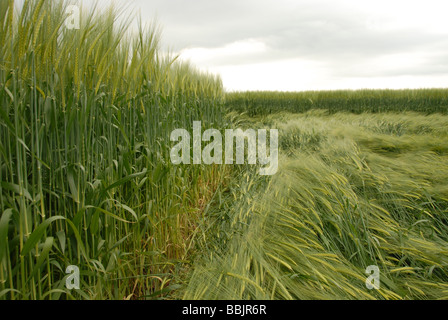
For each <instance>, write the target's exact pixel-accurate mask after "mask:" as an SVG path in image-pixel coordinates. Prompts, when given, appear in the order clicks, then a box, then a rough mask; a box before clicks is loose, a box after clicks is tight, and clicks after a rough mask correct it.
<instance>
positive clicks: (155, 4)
mask: <svg viewBox="0 0 448 320" xmlns="http://www.w3.org/2000/svg"><path fill="white" fill-rule="evenodd" d="M132 3H134V4H135V6H136V7H140V8H141V11H142V16H143V17H144V18H146V19H150V18H152V17H154V16H156V15H157V16H158V17H159V20H160V22H161V24H162V27H163V30H164V32H163V33H164V37H163V40H164V43H165V44H167V45H170V47H171V48H173V49H174V50H181V49H183V48H186V47H190V48H193V47H202V48H217V47H223V46H225V45H227V44H230V43H233V42H235V41H241V40H247V39H258V40H260V41H263V42H264V43H265V44H266V45H267V48H268V49H267V50H266V52H263V53H258V54H253V55H246V56H244V55H243V56H237V57H221V59H220V60H216V61H214V62H213V64H214V65H240V64H249V63H260V62H269V61H275V60H284V59H293V58H302V59H308V60H314V61H316V62H320V63H322V64H324V65H326V66H327V68H328V70H329V71H330V73H332V74H333V75H334V76H343V77H347V76H377V75H379V74H381V73H382V75H405V74H416V75H417V74H431V73H438V74H440V73H447V64H446V62H445V60H443V59H444V58H445V56H446V54H445V53H446V52H448V42H447V41H446V40H445V39H446V34H443V33H439V34H437V33H434V32H432V31H428V30H425V29H422V28H417V27H414V28H412V29H411V28H397V29H394V30H389V31H388V30H383V29H381V28H379V29H378V28H372V19H373V26H375V23H382V21H383V20H384V19H383V20H382V18H381V17H380V18H378V19H377V20H375V15H373V18H372V15H371V14H370V13H369V11H368V10H364V11H360V10H359V8H357V9H356V8H352V7H351V6H350V5H348V4H347V3H348V2H347V1H342V2H339V1H338V2H337V3H336V2H334V1H331V2H330V1H323V0H317V1H316V0H306V1H291V0H289V1H287V0H278V1H260V0H259V1H254V0H227V1H221V0H220V1H217V0H150V1H144V0H134V1H133V2H132ZM433 10H437V8H434V9H433ZM388 19H390V17H389V18H388ZM386 20H387V19H386ZM378 21H379V22H378ZM409 52H422V53H423V54H424V53H425V52H427V53H428V59H427V61H425V62H424V63H422V64H420V65H415V66H410V67H409V68H405V69H400V68H392V69H387V68H386V69H385V68H384V67H382V66H378V67H377V68H375V66H373V67H372V66H371V61H372V59H374V58H376V57H379V56H384V55H388V54H400V53H409ZM434 55H435V56H437V55H438V56H440V61H438V60H437V59H431V58H430V57H432V56H434ZM368 65H369V66H370V68H365V66H368Z"/></svg>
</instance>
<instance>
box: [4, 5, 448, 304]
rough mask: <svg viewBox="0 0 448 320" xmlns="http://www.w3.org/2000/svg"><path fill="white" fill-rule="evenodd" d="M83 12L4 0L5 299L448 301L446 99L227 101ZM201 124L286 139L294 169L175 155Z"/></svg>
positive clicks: (192, 73) (185, 69)
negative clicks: (178, 134) (178, 142)
mask: <svg viewBox="0 0 448 320" xmlns="http://www.w3.org/2000/svg"><path fill="white" fill-rule="evenodd" d="M67 5H68V4H67V3H66V2H64V1H57V2H56V1H44V0H31V1H25V3H24V5H23V7H22V8H21V10H17V8H16V9H14V8H15V7H16V4H15V2H14V1H13V0H4V1H1V2H0V24H2V28H1V29H0V44H1V46H0V300H16V299H19V300H41V299H48V300H58V299H64V300H65V299H67V300H69V299H116V300H123V299H448V115H447V110H448V89H422V90H358V91H328V92H324V91H316V92H295V93H294V92H288V93H284V92H283V93H282V92H234V93H228V92H225V90H224V88H223V84H222V81H221V78H220V77H219V76H215V75H211V74H208V73H205V72H202V71H199V70H198V69H196V68H195V67H194V66H192V65H191V64H189V63H187V62H184V61H183V60H181V59H178V57H177V56H175V55H171V54H167V53H166V52H164V51H162V50H161V49H160V45H159V43H160V31H159V29H158V27H157V25H155V24H154V25H149V26H143V25H141V26H140V28H139V30H138V32H130V30H129V29H130V25H131V22H132V17H128V18H125V19H123V17H121V15H122V14H123V12H122V11H120V10H118V9H113V7H111V8H110V9H109V10H108V11H106V13H103V14H98V11H97V10H93V11H85V12H84V13H83V15H82V21H83V23H82V24H81V27H80V29H76V30H71V29H68V28H66V27H64V23H65V16H66V14H65V12H66V9H67ZM119 17H121V19H118V18H119ZM194 121H201V123H202V128H203V129H207V128H214V129H218V130H224V129H228V128H242V129H248V128H252V129H271V128H275V129H278V132H279V136H278V139H279V141H278V144H279V159H278V160H279V161H278V165H279V166H278V172H277V173H276V174H274V175H272V176H262V175H259V174H258V173H257V171H258V170H257V169H258V166H257V165H250V164H242V165H229V164H212V165H207V164H194V165H193V164H192V165H187V164H181V165H175V164H173V163H172V162H171V161H170V149H171V147H172V145H173V143H172V141H171V140H170V134H171V132H172V131H173V130H175V129H177V128H185V129H187V130H190V129H192V128H193V122H194ZM69 266H76V267H77V268H79V271H80V278H79V280H80V283H79V288H68V287H67V280H69V276H70V272H68V271H67V270H70V269H67V267H69ZM369 266H376V267H377V268H378V270H379V272H380V276H381V277H380V279H381V282H380V283H381V285H380V287H379V288H378V290H369V289H368V288H366V278H367V277H368V275H367V274H366V268H368V267H369Z"/></svg>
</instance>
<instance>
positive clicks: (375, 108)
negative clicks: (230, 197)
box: [226, 89, 448, 115]
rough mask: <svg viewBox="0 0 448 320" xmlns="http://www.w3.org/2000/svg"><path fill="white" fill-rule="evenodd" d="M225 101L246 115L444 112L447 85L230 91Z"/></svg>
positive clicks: (447, 103) (447, 102) (446, 100)
mask: <svg viewBox="0 0 448 320" xmlns="http://www.w3.org/2000/svg"><path fill="white" fill-rule="evenodd" d="M226 105H227V108H228V109H229V110H231V111H237V112H247V113H248V114H249V115H263V114H271V113H276V112H279V111H289V112H305V111H308V110H310V109H327V110H328V111H329V112H330V113H335V112H339V111H348V112H353V113H362V112H374V113H375V112H389V111H391V112H401V111H417V112H425V113H437V112H439V113H447V111H448V89H404V90H337V91H303V92H276V91H249V92H232V93H228V94H227V96H226Z"/></svg>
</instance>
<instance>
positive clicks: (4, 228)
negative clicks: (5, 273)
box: [0, 209, 13, 261]
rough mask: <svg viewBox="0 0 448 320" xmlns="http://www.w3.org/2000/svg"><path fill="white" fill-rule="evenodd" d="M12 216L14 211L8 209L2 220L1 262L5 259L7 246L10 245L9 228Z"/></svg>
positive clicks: (0, 237)
mask: <svg viewBox="0 0 448 320" xmlns="http://www.w3.org/2000/svg"><path fill="white" fill-rule="evenodd" d="M12 214H13V210H12V209H6V210H5V211H4V212H3V214H2V217H1V218H0V261H2V260H3V257H4V256H5V254H6V246H7V245H8V226H9V220H10V219H11V216H12Z"/></svg>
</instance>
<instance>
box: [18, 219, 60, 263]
mask: <svg viewBox="0 0 448 320" xmlns="http://www.w3.org/2000/svg"><path fill="white" fill-rule="evenodd" d="M56 220H66V218H64V217H62V216H55V217H51V218H48V219H47V220H45V221H44V222H42V223H41V224H40V225H39V226H38V227H37V228H36V229H35V230H34V231H33V233H31V235H30V237H29V238H28V240H26V242H25V245H24V246H23V249H22V252H21V253H20V255H21V256H23V257H24V256H26V255H27V254H28V253H30V251H31V249H32V248H33V247H34V246H35V245H36V244H37V243H38V242H39V240H40V239H41V238H42V236H43V235H44V233H45V230H47V227H48V226H49V225H50V223H52V222H53V221H56Z"/></svg>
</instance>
